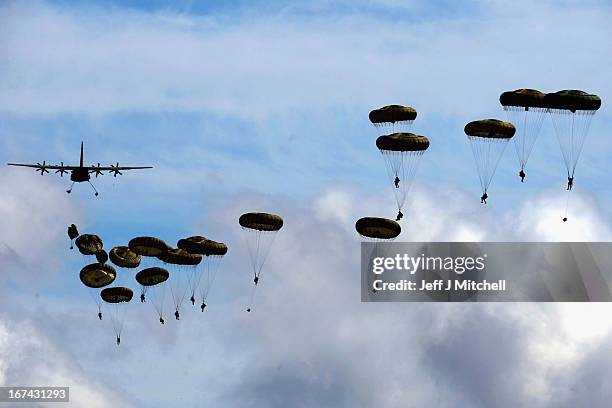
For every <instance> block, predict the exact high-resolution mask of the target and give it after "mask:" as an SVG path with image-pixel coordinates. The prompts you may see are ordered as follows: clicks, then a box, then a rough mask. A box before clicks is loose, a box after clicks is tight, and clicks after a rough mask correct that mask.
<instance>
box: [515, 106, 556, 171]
mask: <svg viewBox="0 0 612 408" xmlns="http://www.w3.org/2000/svg"><path fill="white" fill-rule="evenodd" d="M504 110H505V111H506V117H507V118H508V121H509V122H510V123H514V124H519V123H520V124H521V126H519V127H518V129H517V131H516V134H515V135H514V137H513V138H512V140H513V142H512V144H513V145H514V150H515V152H516V157H517V158H518V161H519V164H520V166H521V170H524V169H525V166H526V165H527V161H528V160H529V156H531V152H532V151H533V147H534V146H535V143H536V141H537V139H538V135H539V133H540V130H541V129H542V124H543V123H544V118H545V117H546V113H547V112H548V109H547V108H534V107H528V108H525V107H522V106H504Z"/></svg>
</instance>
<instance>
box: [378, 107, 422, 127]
mask: <svg viewBox="0 0 612 408" xmlns="http://www.w3.org/2000/svg"><path fill="white" fill-rule="evenodd" d="M369 117H370V122H372V123H373V124H378V123H395V122H403V121H413V120H415V119H416V117H417V111H416V110H415V109H414V108H411V107H409V106H402V105H387V106H383V107H382V108H380V109H374V110H373V111H371V112H370V115H369Z"/></svg>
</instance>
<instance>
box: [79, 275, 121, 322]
mask: <svg viewBox="0 0 612 408" xmlns="http://www.w3.org/2000/svg"><path fill="white" fill-rule="evenodd" d="M116 277H117V272H116V271H115V268H113V267H112V266H111V265H108V264H100V263H93V264H90V265H87V266H85V267H83V268H82V269H81V272H80V273H79V278H80V279H81V282H82V283H83V285H85V286H86V287H87V288H88V289H89V295H90V296H91V297H92V299H93V300H94V302H95V303H96V306H98V315H99V316H101V313H102V302H101V300H100V296H99V292H100V290H99V289H100V288H103V287H104V286H108V285H110V284H111V283H113V281H114V280H115V278H116Z"/></svg>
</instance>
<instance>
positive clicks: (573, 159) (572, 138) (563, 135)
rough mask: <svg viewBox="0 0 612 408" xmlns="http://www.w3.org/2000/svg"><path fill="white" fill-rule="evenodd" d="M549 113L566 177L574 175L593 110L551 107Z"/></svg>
mask: <svg viewBox="0 0 612 408" xmlns="http://www.w3.org/2000/svg"><path fill="white" fill-rule="evenodd" d="M550 113H551V117H552V122H553V126H554V128H555V135H556V136H557V141H558V142H559V147H560V148H561V154H562V155H563V160H564V162H565V167H566V169H567V174H568V177H574V172H575V171H576V166H577V165H578V159H579V157H580V154H581V152H582V149H583V147H584V142H585V141H586V136H587V134H588V132H589V128H590V126H591V121H592V119H593V116H594V115H595V111H576V112H571V111H569V110H561V109H551V110H550ZM562 122H567V123H566V124H564V123H562Z"/></svg>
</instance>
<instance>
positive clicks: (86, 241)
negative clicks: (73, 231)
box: [74, 234, 103, 255]
mask: <svg viewBox="0 0 612 408" xmlns="http://www.w3.org/2000/svg"><path fill="white" fill-rule="evenodd" d="M74 243H75V244H76V246H77V248H78V249H79V252H80V253H82V254H83V255H95V254H96V253H98V252H99V251H101V250H102V247H103V244H102V240H101V239H100V237H99V236H97V235H94V234H82V235H79V237H78V238H77V239H76V241H74Z"/></svg>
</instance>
